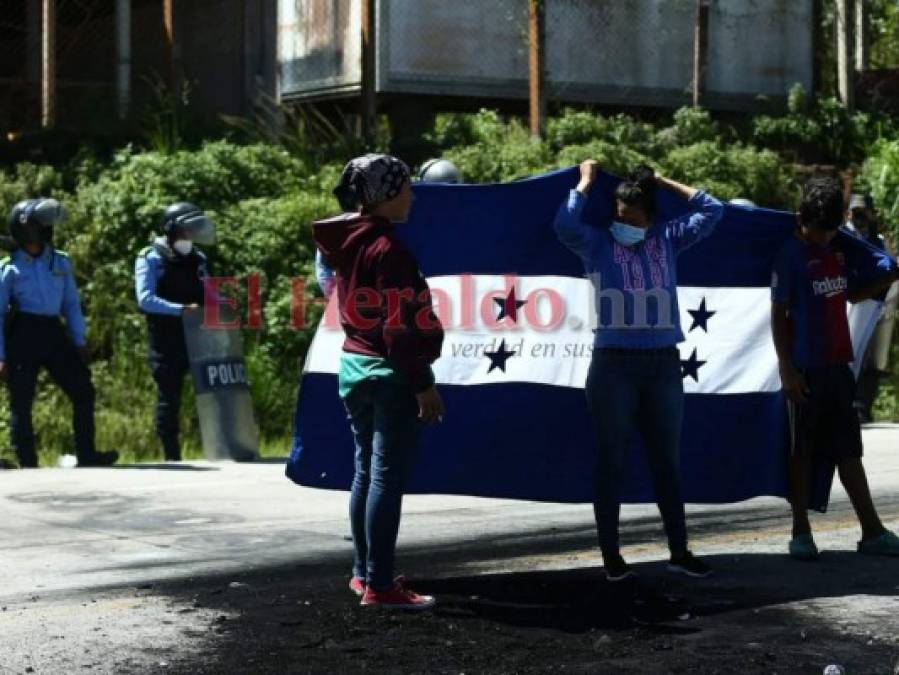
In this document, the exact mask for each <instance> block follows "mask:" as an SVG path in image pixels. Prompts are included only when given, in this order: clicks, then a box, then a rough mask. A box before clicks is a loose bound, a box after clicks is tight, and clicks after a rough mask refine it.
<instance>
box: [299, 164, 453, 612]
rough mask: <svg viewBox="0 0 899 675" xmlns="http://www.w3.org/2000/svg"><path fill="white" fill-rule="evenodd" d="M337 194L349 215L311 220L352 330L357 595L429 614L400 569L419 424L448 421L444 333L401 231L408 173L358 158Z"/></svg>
mask: <svg viewBox="0 0 899 675" xmlns="http://www.w3.org/2000/svg"><path fill="white" fill-rule="evenodd" d="M334 194H335V196H336V197H337V198H338V200H339V201H340V204H341V207H342V208H343V209H344V210H345V211H346V213H344V214H343V215H341V216H338V217H336V218H331V219H328V220H323V221H319V222H316V223H314V225H313V237H314V239H315V243H316V246H318V249H319V251H320V252H321V254H322V256H323V257H324V261H325V262H326V263H327V265H328V266H329V267H330V268H331V269H333V270H334V271H335V273H336V289H337V297H338V303H339V307H340V323H341V326H342V327H343V330H344V333H345V334H346V340H345V341H344V344H343V354H342V355H341V360H340V372H339V376H338V382H339V385H338V386H339V393H340V396H341V398H342V399H343V401H344V405H345V406H346V409H347V412H348V414H349V418H350V425H351V427H352V430H353V436H354V439H355V443H356V455H355V473H354V477H353V487H352V491H351V494H350V523H351V526H352V533H353V546H354V547H355V560H354V565H353V577H352V579H351V580H350V589H351V590H352V591H353V592H354V593H356V594H357V595H359V596H361V597H362V604H363V605H368V606H371V605H373V606H381V607H389V608H398V609H428V608H429V607H432V606H433V605H434V598H432V597H430V596H425V595H419V594H418V593H415V592H414V591H412V590H411V589H410V588H409V587H408V586H407V585H406V584H405V580H404V579H403V578H402V577H396V578H394V570H393V565H394V550H395V548H396V538H397V533H398V531H399V524H400V512H401V508H402V501H403V491H404V489H405V484H406V481H407V479H408V477H409V474H410V473H411V469H412V466H413V464H414V460H415V455H416V449H417V446H418V439H419V432H420V429H421V426H422V424H428V423H434V422H439V421H442V419H443V415H444V412H445V411H444V407H443V401H442V400H441V398H440V394H439V393H438V392H437V388H436V387H435V385H434V374H433V372H432V371H431V364H432V363H433V362H434V361H436V360H437V358H438V357H439V356H440V350H441V348H442V346H443V328H442V326H441V325H440V321H439V320H438V318H437V316H436V315H435V314H434V310H433V306H432V304H431V292H430V289H429V288H428V284H427V282H426V281H425V280H424V277H422V275H421V273H420V272H419V270H418V263H417V262H416V260H415V257H414V256H413V255H412V252H411V251H410V250H409V249H408V248H407V247H406V246H405V244H403V242H402V241H400V240H399V238H398V237H397V236H396V231H395V225H394V224H395V223H402V222H404V221H405V220H406V218H407V217H408V215H409V211H410V209H411V207H412V186H411V184H410V177H409V169H408V167H407V166H406V165H405V164H404V163H403V162H401V161H400V160H398V159H396V158H395V157H390V156H388V155H374V154H369V155H365V156H363V157H357V158H356V159H354V160H352V161H350V162H349V163H348V164H347V165H346V167H345V168H344V170H343V174H342V175H341V177H340V182H339V184H338V186H337V188H336V189H335V190H334Z"/></svg>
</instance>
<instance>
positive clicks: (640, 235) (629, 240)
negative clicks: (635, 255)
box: [609, 220, 646, 246]
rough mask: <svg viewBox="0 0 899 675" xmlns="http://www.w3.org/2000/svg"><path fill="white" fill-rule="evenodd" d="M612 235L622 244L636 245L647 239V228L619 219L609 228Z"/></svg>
mask: <svg viewBox="0 0 899 675" xmlns="http://www.w3.org/2000/svg"><path fill="white" fill-rule="evenodd" d="M609 231H610V232H611V233H612V236H613V237H614V238H615V241H617V242H618V243H619V244H621V245H622V246H635V245H636V244H639V243H640V242H641V241H643V240H644V239H646V230H644V229H642V228H640V227H634V226H633V225H626V224H625V223H619V222H618V221H617V220H616V221H615V222H613V223H612V226H611V227H610V228H609Z"/></svg>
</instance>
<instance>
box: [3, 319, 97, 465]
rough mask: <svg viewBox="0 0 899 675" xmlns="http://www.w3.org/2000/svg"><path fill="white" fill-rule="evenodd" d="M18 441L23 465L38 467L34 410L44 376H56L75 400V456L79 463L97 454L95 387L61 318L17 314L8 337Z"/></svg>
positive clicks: (12, 421)
mask: <svg viewBox="0 0 899 675" xmlns="http://www.w3.org/2000/svg"><path fill="white" fill-rule="evenodd" d="M7 357H8V358H7V362H8V365H9V396H10V409H11V415H10V426H11V431H12V443H13V447H14V449H15V451H16V455H17V456H18V459H19V464H20V465H21V466H23V467H34V466H37V453H36V452H35V447H34V427H33V426H32V421H31V410H32V405H33V403H34V393H35V387H36V384H37V377H38V373H39V372H40V369H41V368H46V369H47V372H48V373H49V374H50V377H51V378H52V379H53V381H54V382H56V384H57V385H59V387H60V388H61V389H62V390H63V392H65V394H66V396H68V397H69V399H70V400H71V401H72V407H73V418H74V419H73V427H74V432H75V453H76V455H77V456H78V460H79V462H83V461H84V460H86V459H87V458H89V457H91V456H92V455H93V454H94V452H95V448H94V398H95V392H94V385H93V383H92V382H91V373H90V369H89V368H88V367H87V365H86V364H85V363H84V361H82V360H81V356H80V355H79V353H78V351H77V349H76V348H75V345H74V343H72V341H71V339H70V338H69V336H68V334H67V333H66V330H65V328H64V327H63V325H62V322H61V321H60V319H59V317H55V316H41V315H38V314H28V313H26V312H17V313H16V314H15V315H14V316H13V317H12V319H11V321H10V326H9V332H8V335H7Z"/></svg>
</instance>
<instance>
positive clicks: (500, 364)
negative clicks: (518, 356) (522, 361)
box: [484, 340, 515, 373]
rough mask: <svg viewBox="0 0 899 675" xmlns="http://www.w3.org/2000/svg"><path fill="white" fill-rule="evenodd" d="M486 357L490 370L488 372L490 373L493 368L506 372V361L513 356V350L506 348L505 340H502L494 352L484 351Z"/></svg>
mask: <svg viewBox="0 0 899 675" xmlns="http://www.w3.org/2000/svg"><path fill="white" fill-rule="evenodd" d="M484 354H485V355H486V356H487V358H488V359H490V370H488V371H487V372H488V373H492V372H493V371H494V369H496V368H499V369H500V370H501V371H503V372H506V361H508V360H509V358H510V357H512V356H515V350H514V349H513V350H511V351H510V350H508V349H506V341H505V340H503V341H502V342H500V343H499V349H498V350H496V351H495V352H484Z"/></svg>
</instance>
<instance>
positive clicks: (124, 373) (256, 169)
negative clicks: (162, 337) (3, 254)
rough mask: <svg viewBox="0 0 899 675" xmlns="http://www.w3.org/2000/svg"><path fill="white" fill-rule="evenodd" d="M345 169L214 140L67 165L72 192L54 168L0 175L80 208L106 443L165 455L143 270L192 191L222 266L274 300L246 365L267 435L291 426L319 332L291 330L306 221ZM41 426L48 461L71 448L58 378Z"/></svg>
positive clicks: (5, 192) (81, 270)
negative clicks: (207, 218)
mask: <svg viewBox="0 0 899 675" xmlns="http://www.w3.org/2000/svg"><path fill="white" fill-rule="evenodd" d="M339 170H340V167H338V166H336V165H326V166H324V167H320V168H319V169H318V171H317V172H315V173H314V174H313V173H312V172H311V170H310V168H309V166H307V164H306V163H305V162H304V161H302V160H301V159H298V158H296V157H295V156H292V155H290V154H288V153H287V152H285V151H284V150H283V149H280V148H279V147H276V146H273V145H264V144H253V145H243V146H241V145H235V144H233V143H228V142H223V141H218V142H211V143H206V144H204V145H203V146H202V147H200V148H199V149H198V150H196V151H193V152H190V151H178V152H175V153H172V154H169V155H164V154H161V153H158V152H143V153H138V152H135V151H134V150H133V149H132V148H126V149H124V150H122V151H121V152H120V153H118V154H117V155H116V156H115V157H114V159H113V161H112V162H111V163H109V164H108V165H106V166H103V167H98V166H97V165H96V164H94V163H92V162H90V161H84V160H83V161H81V162H79V163H78V165H77V167H76V169H75V170H74V171H72V172H71V173H72V176H73V178H72V181H73V183H74V187H73V190H72V192H71V193H66V192H65V191H63V189H62V188H63V185H64V183H65V179H64V175H63V174H62V173H61V172H59V171H56V170H53V169H52V168H50V167H35V166H32V165H20V166H19V167H18V168H17V171H16V172H15V173H14V174H11V173H5V174H2V175H0V200H2V201H3V205H4V207H5V208H8V206H10V205H11V204H12V203H14V202H15V201H17V200H19V199H22V198H24V197H25V196H26V195H34V194H54V195H55V196H58V197H59V198H60V199H61V200H62V201H63V202H64V204H65V206H66V207H67V209H68V211H69V213H70V218H69V220H68V222H67V223H66V224H65V225H63V226H62V227H61V228H59V230H58V232H57V238H56V243H57V245H58V246H59V247H60V248H62V249H65V250H68V251H69V253H70V254H71V256H72V260H73V264H74V267H75V273H76V276H77V277H78V281H79V286H80V290H81V296H82V303H83V305H84V307H85V313H86V316H87V322H88V339H89V343H90V345H91V347H92V348H93V349H94V350H95V352H96V353H97V354H98V355H99V360H98V361H97V362H96V363H95V364H94V366H93V373H94V382H95V385H96V388H97V393H98V399H97V429H98V444H99V445H101V447H112V448H119V449H123V450H126V451H127V456H128V457H130V458H135V459H146V458H151V457H155V456H157V454H158V450H157V444H156V440H155V438H154V436H153V423H152V410H153V404H154V399H155V390H154V387H153V385H152V381H151V379H150V374H149V369H148V367H147V365H146V328H145V319H144V317H143V316H142V315H141V314H140V313H139V312H138V310H137V305H136V300H135V298H134V278H133V270H134V260H135V258H136V256H137V254H138V252H139V251H140V250H141V249H142V248H143V247H144V246H146V245H147V243H149V241H150V240H151V239H152V237H153V236H154V234H156V233H157V230H158V224H159V222H160V218H161V214H162V211H163V209H164V208H165V207H166V206H167V205H168V204H170V203H171V202H173V201H179V200H185V201H191V202H194V203H196V204H197V205H199V206H200V207H201V208H204V209H206V210H207V211H208V212H209V213H210V214H211V215H212V216H213V217H214V218H215V220H216V222H217V225H218V232H219V244H218V246H215V247H211V248H209V249H207V250H206V252H207V254H208V255H209V258H210V264H211V267H212V270H213V273H214V274H217V275H221V276H234V277H237V278H238V279H239V280H240V281H241V285H240V288H239V289H238V290H239V292H238V298H240V299H241V305H242V306H243V307H245V305H246V284H245V281H246V279H247V277H248V276H249V275H250V274H256V275H258V276H259V278H260V281H261V287H262V300H263V302H267V305H266V310H267V311H266V313H265V325H264V329H263V330H262V331H247V332H246V336H245V342H246V352H247V363H248V369H249V373H250V376H251V378H252V387H253V393H254V399H255V401H256V406H257V416H258V419H259V422H260V430H261V432H262V434H263V437H264V439H265V440H266V441H274V440H277V439H283V438H284V437H285V436H286V435H287V434H289V431H290V421H291V419H292V405H293V400H294V397H295V393H296V383H297V377H296V376H297V375H298V373H299V370H298V366H297V364H298V361H299V359H300V357H301V356H302V355H303V354H304V353H305V351H306V348H307V345H308V342H309V339H310V329H309V328H306V329H305V330H302V331H296V330H293V329H292V328H291V327H290V322H289V319H290V282H289V278H290V277H291V276H301V277H308V276H309V275H310V274H311V270H312V259H313V246H312V241H311V229H310V227H309V223H310V221H312V220H314V219H316V218H319V217H322V216H324V215H327V214H328V213H329V212H331V211H333V210H334V209H335V207H336V204H335V203H334V200H333V197H331V195H330V187H331V186H332V185H333V183H334V182H335V180H336V174H337V172H338V171H339ZM311 292H312V291H307V294H309V293H311ZM275 296H277V297H275ZM315 311H317V310H312V315H313V317H314V314H315ZM310 323H311V322H310ZM312 325H314V324H312ZM44 385H46V383H44ZM187 391H188V392H190V391H191V389H190V388H188V390H187ZM192 408H193V405H192V398H191V395H190V394H188V397H187V399H186V400H185V402H184V404H183V406H182V417H183V419H182V428H183V430H184V432H185V434H184V435H185V441H186V446H187V447H188V449H189V448H194V449H197V448H198V447H199V439H198V430H197V427H196V423H195V421H194V419H193V418H194V414H193V412H192ZM60 411H63V412H62V414H60ZM35 425H36V428H38V429H39V434H40V438H41V448H42V454H43V455H44V459H45V460H48V459H49V460H52V459H53V457H54V456H55V455H56V454H58V453H61V452H70V451H71V445H72V441H71V428H70V427H71V418H70V412H69V406H68V404H67V402H66V401H65V398H64V396H63V395H62V394H61V392H59V390H58V389H56V388H55V387H50V386H42V387H41V389H40V394H39V396H38V398H37V400H36V405H35ZM0 431H2V430H0ZM4 441H5V439H4ZM44 451H45V452H44Z"/></svg>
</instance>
